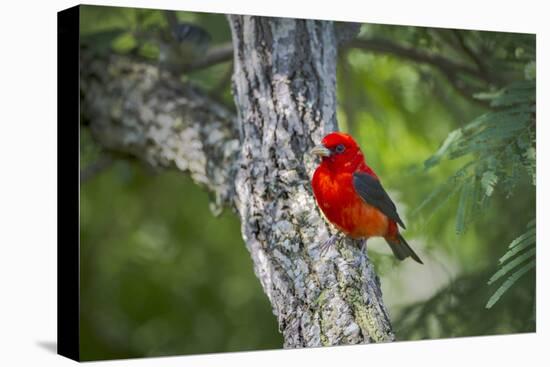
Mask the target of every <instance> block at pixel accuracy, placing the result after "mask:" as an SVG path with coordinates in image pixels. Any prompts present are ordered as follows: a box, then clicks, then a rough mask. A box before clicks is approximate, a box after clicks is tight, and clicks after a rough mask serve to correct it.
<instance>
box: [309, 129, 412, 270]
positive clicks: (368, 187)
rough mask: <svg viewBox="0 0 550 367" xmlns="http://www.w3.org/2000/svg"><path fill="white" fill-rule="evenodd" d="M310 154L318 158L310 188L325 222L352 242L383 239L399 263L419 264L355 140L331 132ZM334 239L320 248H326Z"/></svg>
mask: <svg viewBox="0 0 550 367" xmlns="http://www.w3.org/2000/svg"><path fill="white" fill-rule="evenodd" d="M311 153H312V154H316V155H318V156H320V157H321V164H320V165H319V167H317V169H316V170H315V173H314V174H313V179H312V181H311V185H312V187H313V194H314V195H315V199H316V201H317V205H318V206H319V208H320V209H321V211H322V212H323V214H324V215H325V217H326V219H327V220H328V221H329V222H330V223H332V224H333V225H334V226H336V228H337V229H338V230H340V231H341V232H343V233H344V234H345V235H347V236H349V237H351V238H354V239H361V238H363V239H368V238H371V237H384V239H385V240H386V242H387V243H388V244H389V245H390V247H391V249H392V251H393V254H394V255H395V257H397V258H398V259H399V260H404V259H405V258H407V257H409V256H410V257H412V258H413V259H414V260H415V261H417V262H418V263H420V264H422V260H420V258H419V257H418V255H417V254H416V253H415V252H414V251H413V250H412V248H411V247H410V246H409V245H408V243H407V242H406V241H405V239H404V238H403V236H401V234H400V233H399V228H398V225H399V226H401V227H402V228H403V229H404V228H405V224H404V223H403V221H402V220H401V218H400V217H399V214H397V208H396V207H395V204H394V203H393V201H392V200H391V199H390V197H389V195H388V193H387V192H386V190H384V188H383V187H382V184H381V183H380V180H379V179H378V176H376V173H374V171H373V170H372V169H371V168H370V167H369V166H368V165H367V164H366V163H365V157H364V156H363V153H362V152H361V149H360V148H359V146H358V145H357V143H356V142H355V140H353V138H352V137H351V136H350V135H348V134H344V133H340V132H333V133H330V134H328V135H327V136H325V137H324V138H323V140H322V142H321V145H319V146H316V147H315V148H313V149H312V150H311ZM335 237H336V236H333V237H332V238H330V239H329V240H328V241H327V242H326V243H325V244H323V247H324V248H325V249H326V248H328V247H330V245H332V243H333V242H334V240H335Z"/></svg>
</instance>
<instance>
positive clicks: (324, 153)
mask: <svg viewBox="0 0 550 367" xmlns="http://www.w3.org/2000/svg"><path fill="white" fill-rule="evenodd" d="M310 153H311V154H315V155H318V156H319V157H330V150H328V149H327V148H326V147H325V146H323V145H317V146H316V147H313V149H311V151H310Z"/></svg>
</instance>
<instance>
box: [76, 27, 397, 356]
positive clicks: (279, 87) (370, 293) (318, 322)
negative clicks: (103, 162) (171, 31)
mask: <svg viewBox="0 0 550 367" xmlns="http://www.w3.org/2000/svg"><path fill="white" fill-rule="evenodd" d="M228 20H229V23H230V25H231V30H232V34H233V43H234V65H235V72H234V76H233V92H234V96H235V102H236V106H237V110H238V116H234V115H233V114H232V113H231V112H230V111H228V110H227V109H226V108H225V107H223V106H221V105H220V104H218V103H216V102H214V101H212V100H211V99H209V98H208V97H207V96H206V95H205V94H204V93H202V92H201V91H200V90H197V89H195V88H192V87H190V86H189V85H182V84H181V83H180V82H179V81H177V79H176V78H170V76H169V75H168V74H163V73H160V72H159V70H157V68H156V67H155V66H153V65H146V64H140V63H137V62H135V61H133V60H131V59H127V58H125V57H116V56H112V57H110V58H109V59H98V58H89V57H88V56H87V55H86V54H85V53H81V62H82V67H81V94H82V105H81V111H82V116H83V118H84V119H85V120H87V122H88V123H89V126H90V129H91V131H92V133H93V135H94V137H95V139H96V140H97V141H98V143H99V144H100V145H102V146H103V147H105V148H106V149H108V150H109V151H113V152H122V153H124V154H129V155H131V156H133V157H137V158H138V159H141V160H143V161H145V162H147V163H148V164H149V165H150V166H152V167H156V168H171V169H177V170H179V171H182V172H186V173H189V174H191V177H192V178H193V180H194V181H195V182H196V183H197V184H199V185H201V186H203V187H205V188H206V189H208V190H209V191H210V192H212V193H213V196H214V198H215V200H214V204H216V205H215V206H216V207H218V208H219V207H220V206H221V205H226V206H229V207H231V208H232V209H234V210H235V211H236V212H237V213H238V215H239V217H240V220H241V228H242V235H243V239H244V241H245V244H246V246H247V248H248V250H249V252H250V254H251V257H252V260H253V264H254V270H255V272H256V275H257V276H258V278H259V279H260V282H261V284H262V287H263V289H264V291H265V293H266V295H267V296H268V297H269V300H270V302H271V304H272V307H273V313H274V314H275V316H276V317H277V320H278V323H279V329H280V331H281V332H282V333H283V335H284V346H285V347H289V348H293V347H304V346H321V345H337V344H358V343H368V342H373V341H374V342H378V341H392V340H394V335H393V332H392V329H391V325H390V320H389V317H388V314H387V311H386V308H385V306H384V304H383V300H382V294H381V291H380V284H379V280H378V278H377V276H376V274H375V272H374V269H373V266H372V264H370V262H369V260H368V258H367V257H366V255H363V256H362V255H361V253H360V250H359V249H360V247H361V243H360V242H358V241H352V240H349V239H343V240H341V241H340V243H338V244H337V245H336V246H334V247H333V249H332V250H331V251H329V252H328V253H327V254H326V255H325V256H321V254H320V251H319V249H318V245H319V244H320V243H322V242H323V241H324V240H326V239H327V238H328V236H329V234H330V233H329V232H331V231H332V229H330V228H329V227H328V226H327V224H326V222H325V221H324V219H323V218H322V216H321V215H320V213H319V211H318V209H317V207H316V205H315V202H314V198H313V195H312V192H311V186H310V178H311V175H312V173H313V170H314V168H315V165H316V164H317V163H318V162H315V161H314V158H313V157H312V156H311V155H310V154H309V153H308V152H309V150H310V149H311V148H312V147H313V146H314V145H315V143H318V142H319V141H320V140H321V138H322V137H323V135H324V134H326V133H327V132H330V131H334V130H337V121H336V98H335V92H336V90H335V87H336V54H337V44H336V38H335V34H334V29H333V24H332V23H331V22H324V21H313V20H294V19H281V18H265V17H250V16H229V17H228Z"/></svg>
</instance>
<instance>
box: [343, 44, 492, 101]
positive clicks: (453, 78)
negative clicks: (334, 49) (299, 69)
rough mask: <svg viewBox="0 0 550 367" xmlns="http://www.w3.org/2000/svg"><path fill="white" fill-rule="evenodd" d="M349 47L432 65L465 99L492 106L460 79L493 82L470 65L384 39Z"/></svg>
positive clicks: (349, 45)
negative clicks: (475, 94)
mask: <svg viewBox="0 0 550 367" xmlns="http://www.w3.org/2000/svg"><path fill="white" fill-rule="evenodd" d="M347 47H351V48H358V49H361V50H365V51H369V52H376V53H383V54H391V55H395V56H398V57H401V58H403V59H408V60H411V61H414V62H417V63H422V64H428V65H431V66H433V67H435V68H437V69H439V70H440V71H441V72H442V73H443V75H444V76H445V78H446V79H447V80H448V81H449V83H450V84H451V85H452V86H453V88H454V89H455V90H456V91H457V92H458V93H459V94H460V95H462V96H463V97H464V98H466V99H468V100H469V101H471V102H473V103H476V104H478V105H480V106H483V107H485V108H490V105H489V104H488V103H487V102H486V101H483V100H479V99H476V98H474V97H473V94H474V93H475V92H474V91H473V90H471V89H469V88H468V86H467V85H465V83H463V82H462V81H461V80H459V78H458V75H459V74H465V75H468V76H470V77H474V78H476V79H478V80H481V81H483V82H492V80H490V79H488V78H489V77H488V76H487V75H486V74H485V73H484V72H482V71H480V70H478V69H476V68H473V67H471V66H469V65H463V64H459V63H457V62H454V61H452V60H449V59H447V58H445V57H443V56H439V55H433V54H428V53H424V52H421V51H418V50H416V49H414V48H409V47H405V46H401V45H399V44H396V43H394V42H392V41H389V40H383V39H374V38H373V39H355V40H353V41H350V42H349V43H348V45H347Z"/></svg>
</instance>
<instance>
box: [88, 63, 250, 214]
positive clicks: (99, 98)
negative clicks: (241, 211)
mask: <svg viewBox="0 0 550 367" xmlns="http://www.w3.org/2000/svg"><path fill="white" fill-rule="evenodd" d="M81 63H82V67H81V95H82V99H81V102H82V103H81V110H82V115H83V116H86V117H87V119H88V120H89V121H90V129H91V132H92V134H93V136H94V138H95V139H96V140H97V141H98V142H99V144H100V145H101V146H103V147H104V148H106V149H108V150H111V151H114V152H121V153H125V154H130V155H132V156H135V157H137V158H139V159H140V160H142V161H144V162H146V163H147V164H149V165H150V166H151V167H153V168H157V169H161V168H173V169H177V170H180V171H184V172H187V173H189V174H190V175H191V178H192V179H193V180H194V181H195V182H196V183H197V184H199V185H201V186H203V187H206V188H207V189H209V190H210V191H211V192H212V193H214V195H215V198H216V200H215V202H216V203H217V204H218V206H220V205H221V204H222V203H228V202H229V201H230V199H231V198H232V194H233V191H234V187H233V177H234V171H235V166H234V164H233V162H234V160H235V155H236V154H237V153H238V146H239V142H238V138H237V136H238V135H237V130H236V118H235V116H234V115H233V114H232V113H231V112H229V111H228V110H227V109H226V108H225V107H223V106H222V105H220V104H218V103H216V102H214V101H212V100H211V99H209V98H208V97H207V96H206V95H204V94H203V93H202V92H200V91H199V90H197V89H195V88H193V87H192V86H190V85H187V84H186V85H182V84H181V83H180V82H179V81H178V80H177V78H175V77H173V76H172V75H170V74H168V73H160V72H159V70H158V69H157V68H156V67H155V66H153V65H148V64H143V63H136V62H134V61H133V60H131V59H129V58H126V57H122V56H114V55H113V56H110V57H109V58H108V59H105V60H104V59H97V58H90V57H89V55H87V54H81Z"/></svg>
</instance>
